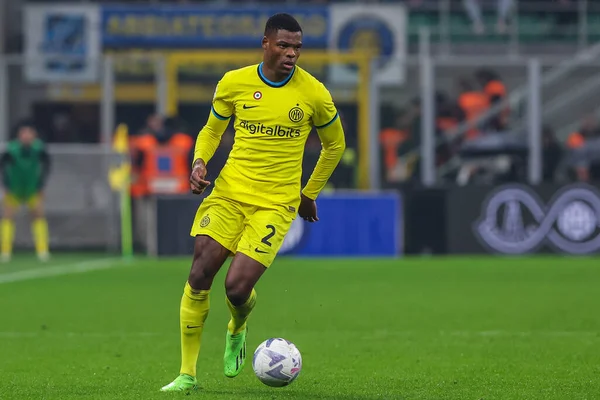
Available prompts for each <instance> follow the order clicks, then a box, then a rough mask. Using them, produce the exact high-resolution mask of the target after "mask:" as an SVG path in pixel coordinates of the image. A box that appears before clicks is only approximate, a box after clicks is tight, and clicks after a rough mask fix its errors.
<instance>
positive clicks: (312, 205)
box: [298, 194, 319, 222]
mask: <svg viewBox="0 0 600 400" xmlns="http://www.w3.org/2000/svg"><path fill="white" fill-rule="evenodd" d="M298 215H300V217H302V219H303V220H305V221H308V222H317V221H318V220H319V217H317V203H316V202H315V201H314V200H313V199H309V198H308V197H306V196H305V195H303V194H300V207H299V209H298Z"/></svg>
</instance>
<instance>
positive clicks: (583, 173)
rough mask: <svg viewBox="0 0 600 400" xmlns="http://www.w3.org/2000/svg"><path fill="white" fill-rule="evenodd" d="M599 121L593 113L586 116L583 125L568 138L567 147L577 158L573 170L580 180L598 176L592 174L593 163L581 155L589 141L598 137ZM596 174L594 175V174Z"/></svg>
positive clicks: (576, 177) (594, 169) (595, 167)
mask: <svg viewBox="0 0 600 400" xmlns="http://www.w3.org/2000/svg"><path fill="white" fill-rule="evenodd" d="M598 133H599V129H598V122H597V120H596V117H595V116H593V115H591V116H588V117H586V118H585V119H584V120H583V122H582V124H581V127H580V128H579V129H578V130H577V131H575V132H572V133H571V134H570V135H569V137H568V138H567V148H568V149H569V152H570V153H571V155H572V156H574V157H575V158H578V159H575V160H574V161H575V163H574V166H573V170H572V171H571V172H572V173H574V175H575V179H576V180H578V181H584V182H587V181H589V180H591V179H593V178H596V179H597V178H598V174H597V173H595V174H591V173H590V172H591V168H590V167H591V165H590V163H589V162H588V160H585V159H583V158H582V157H581V156H580V155H581V154H583V153H582V150H585V148H586V147H587V146H588V145H589V141H590V140H593V139H598V137H599V135H598ZM593 167H594V168H593V171H596V170H597V169H598V168H597V166H593ZM592 175H594V176H592Z"/></svg>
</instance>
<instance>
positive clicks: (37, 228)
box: [31, 218, 48, 254]
mask: <svg viewBox="0 0 600 400" xmlns="http://www.w3.org/2000/svg"><path fill="white" fill-rule="evenodd" d="M31 231H32V232H33V241H34V242H35V251H36V253H37V254H47V253H48V221H46V218H36V219H35V220H33V222H32V224H31Z"/></svg>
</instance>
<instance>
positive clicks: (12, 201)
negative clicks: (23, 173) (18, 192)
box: [0, 193, 19, 262]
mask: <svg viewBox="0 0 600 400" xmlns="http://www.w3.org/2000/svg"><path fill="white" fill-rule="evenodd" d="M18 208H19V201H18V199H17V198H16V197H15V196H13V195H12V194H10V193H6V195H5V196H4V202H3V204H2V223H1V224H0V225H1V227H0V231H1V232H0V234H1V235H2V243H1V247H2V249H1V253H2V261H4V262H7V261H9V260H10V257H11V255H12V247H13V241H14V238H15V221H14V218H15V214H16V213H17V210H18Z"/></svg>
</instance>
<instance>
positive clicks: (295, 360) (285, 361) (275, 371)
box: [252, 338, 302, 387]
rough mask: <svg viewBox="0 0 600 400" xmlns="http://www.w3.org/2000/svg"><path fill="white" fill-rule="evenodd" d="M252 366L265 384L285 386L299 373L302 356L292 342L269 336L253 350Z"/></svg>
mask: <svg viewBox="0 0 600 400" xmlns="http://www.w3.org/2000/svg"><path fill="white" fill-rule="evenodd" d="M252 368H253V369H254V373H255V374H256V377H257V378H258V379H259V380H260V381H261V382H262V383H264V384H265V385H267V386H272V387H282V386H287V385H289V384H290V383H292V382H293V381H294V380H295V379H296V378H297V377H298V374H300V370H302V356H301V355H300V351H299V350H298V349H297V348H296V346H295V345H294V344H293V343H292V342H290V341H288V340H285V339H281V338H271V339H267V340H265V341H264V342H262V343H261V344H260V345H259V346H258V347H257V348H256V351H254V357H253V359H252Z"/></svg>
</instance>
